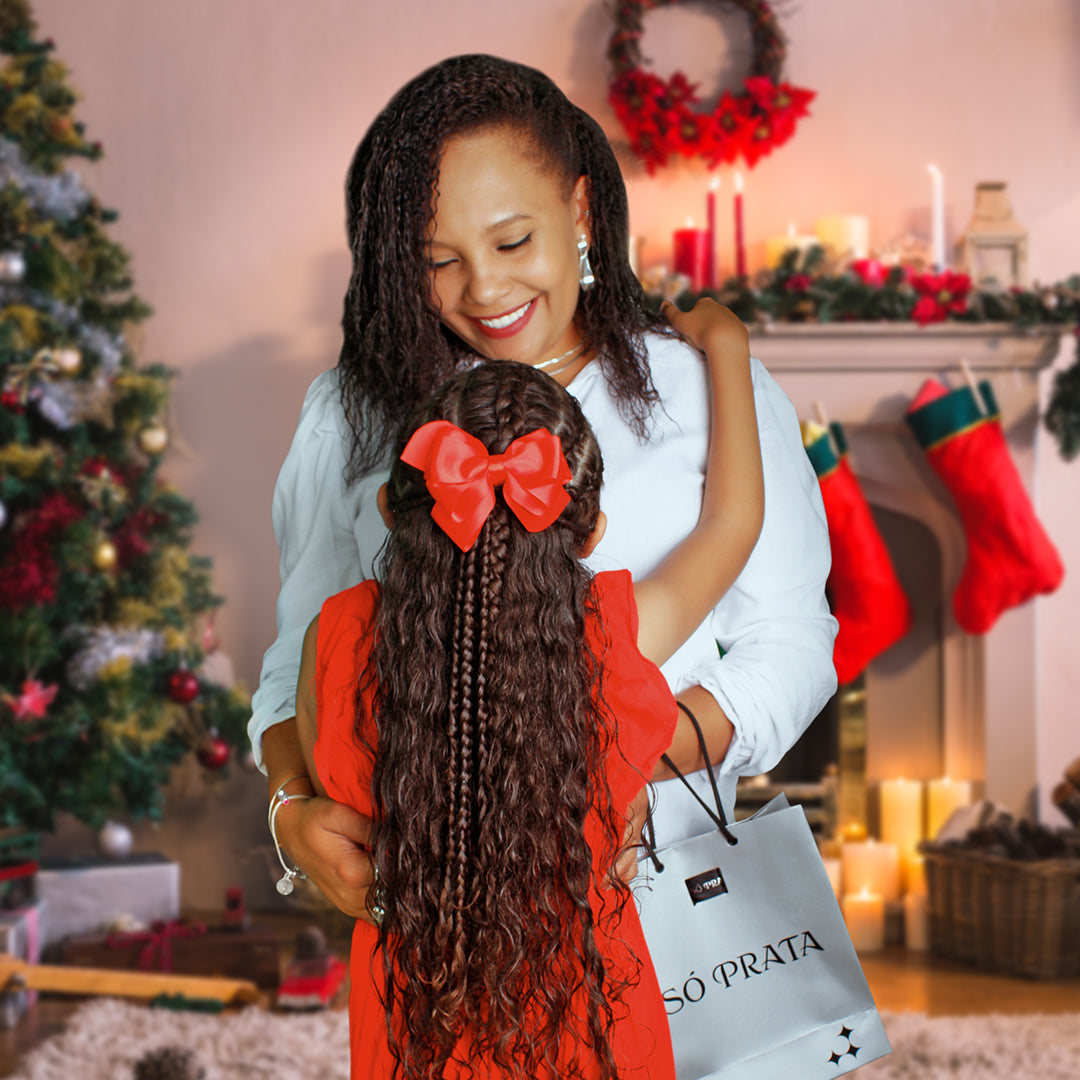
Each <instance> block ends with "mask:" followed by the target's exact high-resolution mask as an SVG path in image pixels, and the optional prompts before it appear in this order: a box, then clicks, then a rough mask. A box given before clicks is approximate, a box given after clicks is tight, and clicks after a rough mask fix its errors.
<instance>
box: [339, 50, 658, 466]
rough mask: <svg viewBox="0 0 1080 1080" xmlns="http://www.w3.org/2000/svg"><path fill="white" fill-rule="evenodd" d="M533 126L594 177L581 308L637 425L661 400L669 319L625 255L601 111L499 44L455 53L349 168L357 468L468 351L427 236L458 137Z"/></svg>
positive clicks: (404, 101) (350, 362)
mask: <svg viewBox="0 0 1080 1080" xmlns="http://www.w3.org/2000/svg"><path fill="white" fill-rule="evenodd" d="M501 127H505V128H512V129H514V130H515V131H517V132H521V133H524V134H525V135H526V136H527V137H528V138H529V139H530V140H531V141H532V143H533V145H534V147H535V148H536V150H537V151H538V153H539V156H540V158H541V160H542V161H543V162H544V163H545V164H546V165H548V166H549V167H550V168H551V169H552V170H553V171H554V172H555V173H556V174H557V175H558V176H560V177H561V178H562V179H563V181H564V183H565V191H566V196H567V198H568V199H569V197H570V193H571V191H572V190H573V186H574V184H575V183H576V182H577V180H578V178H579V177H581V176H585V177H586V178H587V181H588V192H589V200H590V203H589V206H590V212H591V221H592V246H591V247H590V250H589V258H590V260H591V262H592V266H593V269H594V271H595V276H596V284H595V286H593V288H591V289H590V290H589V291H587V292H582V293H581V296H580V299H579V301H578V311H577V315H576V320H577V324H578V328H579V330H580V332H581V334H582V337H583V340H584V342H585V346H586V348H587V349H588V350H594V351H595V352H596V354H597V357H598V361H599V363H600V364H602V365H603V368H604V372H605V375H606V376H607V380H608V384H609V386H610V387H611V390H612V393H613V394H614V395H615V397H616V398H617V399H618V401H619V404H620V407H621V408H622V410H623V412H624V414H625V415H626V417H627V419H628V420H629V421H630V423H631V424H632V425H633V426H634V427H635V429H636V430H637V431H638V432H639V433H641V434H643V433H644V431H645V424H646V420H647V418H648V414H649V411H650V409H651V408H652V405H653V403H654V402H655V401H656V400H657V395H656V391H655V388H654V387H653V384H652V379H651V377H650V374H649V367H648V361H647V358H646V352H645V344H644V340H643V336H642V335H643V333H644V332H645V331H646V330H650V329H653V330H660V331H662V332H666V333H670V327H668V326H667V324H666V323H664V322H663V320H662V319H660V318H659V317H658V316H656V315H653V314H652V313H650V312H649V311H648V310H647V309H646V307H645V302H644V293H643V292H642V288H641V285H640V284H639V282H638V280H637V278H636V277H635V276H634V274H633V272H632V271H631V269H630V265H629V261H628V232H629V224H628V222H629V216H628V207H627V200H626V186H625V184H624V183H623V179H622V175H621V174H620V172H619V165H618V162H617V161H616V159H615V155H614V153H613V152H612V149H611V146H610V144H609V143H608V141H607V138H606V136H605V135H604V132H603V131H602V130H601V128H600V126H599V124H597V123H596V121H595V120H593V119H592V117H590V116H589V115H588V114H587V113H586V112H584V111H583V110H581V109H579V108H577V107H576V106H574V105H573V104H571V103H570V101H569V100H568V99H567V98H566V95H565V94H563V93H562V91H561V90H560V89H559V88H558V87H557V86H556V85H555V84H554V83H553V82H552V81H551V80H550V79H549V78H548V77H547V76H546V75H543V74H542V73H541V72H539V71H536V70H535V69H533V68H530V67H525V66H524V65H522V64H515V63H512V62H510V61H508V60H501V59H499V58H497V57H494V56H484V55H474V56H456V57H452V58H450V59H448V60H444V61H442V62H441V63H439V64H436V65H435V66H434V67H432V68H429V69H428V70H427V71H424V72H423V73H421V74H420V75H418V76H417V77H416V78H415V79H413V80H412V81H411V82H409V83H407V84H406V85H405V86H404V87H403V88H402V89H401V90H399V91H398V93H397V94H395V95H394V97H393V99H392V100H391V101H390V103H389V104H388V105H387V106H386V108H385V109H383V111H382V112H381V113H380V114H379V115H378V117H376V119H375V121H374V123H373V124H372V125H371V128H370V129H369V130H368V132H367V134H366V135H365V136H364V138H363V140H362V141H361V143H360V145H359V146H358V147H357V149H356V153H355V154H354V156H353V161H352V164H351V166H350V168H349V174H348V178H347V181H346V227H347V232H348V239H349V247H350V250H351V253H352V260H353V269H352V275H351V277H350V280H349V286H348V290H347V292H346V295H345V311H344V315H343V317H342V330H343V340H342V346H341V355H340V359H339V364H338V369H339V375H340V387H341V395H342V404H343V407H344V411H345V416H346V418H347V420H348V423H349V427H350V429H351V431H352V436H353V438H352V447H351V454H350V461H349V478H350V479H356V478H357V477H359V476H361V475H363V474H364V473H365V472H367V471H369V470H370V469H371V468H373V467H374V466H375V465H376V464H377V463H379V462H380V461H381V460H382V459H383V458H384V456H385V454H386V452H387V450H389V448H390V443H391V442H392V440H393V436H394V434H395V433H396V431H397V429H398V426H399V425H400V423H401V418H402V417H403V416H408V415H409V413H411V412H412V410H413V409H415V408H416V407H417V406H418V405H419V404H420V403H421V402H422V401H424V400H426V399H427V398H428V397H429V396H430V395H431V393H432V392H433V391H434V390H435V388H436V387H437V386H439V385H440V384H441V383H442V382H443V381H444V380H445V379H447V378H448V377H449V376H450V375H452V374H453V372H454V371H455V370H456V368H457V365H458V362H459V361H460V360H461V359H462V358H463V357H465V356H468V355H469V350H468V348H467V346H466V345H465V344H464V343H463V342H462V341H461V340H460V339H459V338H457V337H456V336H455V335H454V334H453V333H451V331H449V330H448V329H446V328H445V327H444V326H443V325H442V323H441V322H440V321H439V315H438V310H437V307H436V304H435V301H434V298H433V296H432V292H431V285H430V267H429V259H428V256H427V253H426V246H427V237H428V234H429V229H430V226H431V223H432V220H433V218H434V215H435V212H436V206H435V202H434V197H433V193H434V192H435V190H436V184H437V181H438V176H439V161H440V158H441V154H442V149H443V147H444V146H445V144H446V142H447V140H448V139H450V138H452V137H453V136H455V135H460V134H464V133H466V132H475V131H478V130H482V129H487V128H501Z"/></svg>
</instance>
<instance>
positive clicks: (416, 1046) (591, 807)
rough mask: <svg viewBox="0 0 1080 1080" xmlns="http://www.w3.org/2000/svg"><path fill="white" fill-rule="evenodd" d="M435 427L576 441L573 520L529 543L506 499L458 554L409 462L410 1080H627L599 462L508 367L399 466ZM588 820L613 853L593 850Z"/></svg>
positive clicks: (396, 664)
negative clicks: (607, 957)
mask: <svg viewBox="0 0 1080 1080" xmlns="http://www.w3.org/2000/svg"><path fill="white" fill-rule="evenodd" d="M431 419H445V420H449V421H451V422H452V423H455V424H457V425H458V426H459V427H461V428H463V429H464V430H466V431H468V432H469V433H470V434H472V435H474V436H475V437H476V438H478V439H479V440H480V441H481V442H483V443H484V444H485V446H487V447H488V449H489V451H490V452H491V453H502V452H504V451H505V449H506V447H507V446H508V445H509V443H510V442H511V441H512V440H513V439H515V438H518V437H519V436H521V435H525V434H527V433H528V432H530V431H533V430H535V429H536V428H538V427H546V428H547V429H548V430H549V431H551V432H552V433H553V434H555V435H557V436H559V438H560V439H561V441H562V446H563V453H564V456H565V457H566V459H567V463H568V464H569V466H570V470H571V473H572V480H571V481H570V482H569V483H568V485H567V490H568V491H569V492H570V495H571V501H570V503H569V504H568V505H567V507H566V508H565V509H564V511H563V513H562V515H561V516H560V517H559V519H558V520H557V521H556V522H555V523H554V524H553V525H551V526H550V527H549V528H547V529H545V530H543V531H542V532H537V533H529V532H527V531H526V530H525V529H524V527H523V526H522V525H521V524H520V523H519V522H518V520H517V518H515V517H514V516H513V515H512V514H511V513H510V511H509V509H508V508H507V506H506V504H505V503H504V502H503V500H502V498H501V496H497V498H496V504H495V508H494V510H493V511H492V513H491V515H490V517H489V518H488V520H487V522H486V523H485V524H484V527H483V528H482V530H481V532H480V535H479V537H478V539H477V541H476V543H475V545H474V546H473V547H472V548H471V549H470V550H469V551H468V552H465V553H462V552H461V551H460V550H459V549H458V548H457V546H456V545H455V544H454V543H453V542H452V541H451V540H450V539H449V537H447V536H446V535H445V534H444V533H443V532H442V531H441V530H440V529H439V527H438V526H437V525H436V524H435V523H434V522H433V521H432V519H431V513H430V512H431V505H432V504H431V499H430V497H429V496H428V495H427V492H426V488H425V485H424V481H423V476H422V474H421V473H420V472H419V471H418V470H416V469H413V468H412V467H411V466H408V465H405V464H404V463H402V462H401V461H400V460H397V461H395V464H394V467H393V469H392V471H391V477H390V484H389V491H388V504H389V507H390V510H391V512H392V514H393V515H394V526H393V529H392V531H391V535H390V540H389V542H388V545H387V548H386V552H385V555H384V561H383V568H382V575H381V580H382V585H381V594H380V597H381V599H380V606H379V617H378V624H377V638H376V644H375V647H374V652H373V659H372V669H373V672H372V674H373V677H374V679H375V691H374V697H373V702H374V705H373V709H374V713H375V716H374V719H375V723H376V726H377V730H378V746H377V750H376V755H375V766H374V774H373V779H372V789H373V794H374V797H375V805H376V809H377V814H378V816H379V823H378V825H377V827H376V832H375V838H374V841H373V847H374V857H375V861H376V864H377V866H378V869H379V874H380V878H381V881H382V882H383V885H384V889H385V907H386V917H385V920H384V922H383V926H382V929H381V931H380V942H381V945H382V947H383V956H384V975H385V998H384V1004H385V1008H386V1013H387V1029H388V1031H389V1032H390V1039H391V1048H392V1050H393V1053H394V1056H395V1059H396V1066H395V1067H396V1075H399V1076H403V1077H405V1078H406V1080H414V1078H416V1080H419V1078H424V1080H428V1078H434V1077H441V1076H442V1075H443V1070H444V1069H445V1067H446V1065H447V1063H448V1062H449V1061H451V1060H454V1061H459V1062H461V1063H462V1064H464V1065H466V1066H468V1065H475V1064H476V1063H477V1062H479V1061H481V1060H482V1061H484V1062H487V1063H490V1064H491V1065H493V1066H495V1067H497V1068H499V1069H501V1070H503V1073H502V1074H505V1075H506V1076H508V1077H521V1078H522V1080H524V1078H526V1077H527V1078H530V1080H531V1078H533V1077H536V1076H552V1077H554V1076H559V1077H579V1076H583V1075H586V1074H588V1075H593V1076H595V1075H597V1073H596V1069H597V1067H598V1066H599V1069H600V1073H599V1075H601V1076H604V1077H615V1076H616V1075H617V1074H616V1069H615V1064H614V1059H613V1056H612V1050H611V1033H612V1030H613V1010H612V1006H613V1003H615V1002H617V1001H618V1000H620V998H621V995H622V994H623V992H624V991H625V989H626V984H625V982H620V981H618V980H617V979H615V978H613V977H612V976H611V975H610V974H609V973H608V972H607V971H606V969H605V964H604V960H603V957H602V955H601V953H600V950H599V948H598V946H597V942H596V938H595V933H594V930H595V928H594V925H593V910H592V907H591V906H590V890H595V889H597V888H600V887H602V886H606V887H608V888H611V889H613V890H614V892H613V893H612V894H609V895H613V897H614V901H615V902H614V903H611V904H605V907H604V916H603V918H604V920H606V919H607V918H613V919H614V918H618V916H619V914H620V913H621V910H622V905H623V904H624V903H625V901H626V897H627V896H628V895H629V893H628V890H627V888H626V886H625V885H623V884H622V883H621V882H619V881H617V880H616V878H615V875H614V873H613V869H612V868H613V864H614V860H615V856H616V853H617V849H618V846H619V843H620V842H621V837H622V831H623V828H624V827H625V818H624V816H623V812H625V807H622V808H619V812H616V808H615V807H613V806H612V802H611V792H610V789H609V788H608V786H607V781H606V779H605V767H604V766H605V760H606V755H607V753H608V751H609V749H610V748H611V747H612V745H613V744H612V739H613V736H614V720H613V718H611V717H609V716H608V714H607V709H606V707H605V705H604V699H603V685H602V681H603V680H602V671H601V663H600V659H599V658H595V657H593V656H592V655H591V653H590V651H589V649H588V648H587V647H586V638H585V625H586V618H587V616H589V615H590V614H592V613H594V608H593V604H594V601H593V595H592V588H591V577H590V575H589V573H588V571H587V570H586V569H585V567H584V566H583V565H582V563H581V562H580V560H579V558H578V552H579V550H580V548H581V546H582V544H583V543H584V542H585V540H586V539H587V538H588V536H589V535H590V534H591V532H592V529H593V527H594V526H595V524H596V521H597V515H598V513H599V492H600V482H601V475H602V470H603V463H602V461H601V457H600V451H599V448H598V447H597V445H596V440H595V438H594V437H593V434H592V431H591V429H590V428H589V425H588V422H587V421H586V420H585V418H584V416H583V415H582V413H581V410H580V408H579V406H578V404H577V402H576V401H575V400H574V399H573V398H572V397H571V396H570V395H569V394H568V393H567V392H566V391H565V390H563V389H562V387H560V386H559V385H558V384H557V383H556V382H555V381H554V380H552V379H550V378H548V376H546V375H544V374H542V373H541V372H538V371H536V370H535V369H533V368H530V367H528V366H526V365H522V364H516V363H514V362H512V361H494V362H489V363H484V364H480V365H479V366H477V367H475V368H473V369H472V370H470V371H467V372H464V373H461V374H459V375H458V376H456V377H455V378H453V379H452V380H451V381H450V382H449V383H448V384H447V385H446V386H445V387H444V388H443V389H442V390H440V392H439V393H438V394H437V396H436V397H435V398H434V400H433V401H432V402H431V403H430V404H429V405H428V406H427V407H425V408H424V409H423V410H422V411H421V412H420V413H419V414H418V415H417V416H415V417H414V418H413V419H412V421H411V422H410V423H409V424H408V425H407V426H406V428H405V431H404V433H403V435H402V437H401V439H400V440H399V443H398V446H399V448H400V447H402V446H403V445H404V443H405V441H406V440H407V438H408V436H409V435H410V434H411V433H412V431H414V430H415V429H416V427H418V426H419V425H420V424H421V423H423V422H426V421H427V420H431ZM359 700H361V699H358V701H359ZM360 708H362V706H360V705H358V710H359V709H360ZM364 720H365V718H364V716H363V715H361V714H359V712H358V716H357V728H358V730H361V729H362V728H363V727H364V726H365V724H364ZM593 815H596V817H595V818H594V819H593V820H598V822H599V825H600V834H601V835H603V836H604V837H605V838H606V839H605V840H604V850H602V851H599V852H596V851H593V850H592V849H591V848H590V846H589V843H588V841H587V840H586V837H585V832H584V829H585V823H586V820H587V819H588V818H591V817H592V816H593ZM597 867H600V868H603V869H602V871H601V872H598V871H597V870H596V868H597ZM568 1032H573V1033H574V1037H575V1039H576V1044H577V1047H578V1053H577V1054H576V1058H575V1059H574V1060H568V1059H567V1056H566V1049H565V1045H564V1044H565V1042H566V1037H567V1033H568ZM462 1047H466V1048H467V1049H466V1050H463V1049H462ZM561 1047H562V1050H560V1048H561ZM463 1058H464V1060H463Z"/></svg>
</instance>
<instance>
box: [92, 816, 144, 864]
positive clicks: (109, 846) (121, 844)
mask: <svg viewBox="0 0 1080 1080" xmlns="http://www.w3.org/2000/svg"><path fill="white" fill-rule="evenodd" d="M134 840H135V838H134V836H133V835H132V833H131V830H130V829H129V828H128V827H127V826H126V825H123V824H121V823H120V822H119V821H106V822H105V825H104V827H103V828H102V830H101V832H99V833H98V835H97V841H98V848H99V849H100V850H101V854H102V855H107V856H108V857H109V858H110V859H122V858H124V856H125V855H130V854H131V847H132V844H133V843H134Z"/></svg>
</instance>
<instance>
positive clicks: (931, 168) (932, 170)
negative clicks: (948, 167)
mask: <svg viewBox="0 0 1080 1080" xmlns="http://www.w3.org/2000/svg"><path fill="white" fill-rule="evenodd" d="M926 171H927V172H928V173H929V174H930V175H931V176H933V177H937V178H940V176H941V170H940V169H939V168H938V167H937V166H936V165H927V166H926Z"/></svg>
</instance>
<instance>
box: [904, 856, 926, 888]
mask: <svg viewBox="0 0 1080 1080" xmlns="http://www.w3.org/2000/svg"><path fill="white" fill-rule="evenodd" d="M904 889H905V890H906V891H907V892H909V893H918V894H920V895H923V896H925V895H926V859H924V858H923V857H922V855H909V856H908V857H907V858H906V859H905V860H904Z"/></svg>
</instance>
